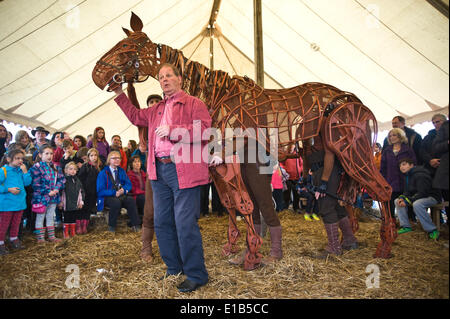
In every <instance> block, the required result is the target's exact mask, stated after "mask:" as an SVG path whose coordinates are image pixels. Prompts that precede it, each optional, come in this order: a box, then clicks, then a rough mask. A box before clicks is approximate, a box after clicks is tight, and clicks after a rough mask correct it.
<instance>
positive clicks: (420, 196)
mask: <svg viewBox="0 0 450 319" xmlns="http://www.w3.org/2000/svg"><path fill="white" fill-rule="evenodd" d="M399 165H400V171H401V172H402V173H403V174H405V192H404V193H403V195H400V196H399V197H398V198H397V199H396V200H395V207H396V209H397V214H398V219H399V221H400V229H399V230H398V233H399V234H404V233H407V232H410V231H412V229H411V224H410V223H409V218H408V211H407V207H408V206H412V208H413V210H414V214H415V215H416V216H417V218H418V219H419V221H420V224H421V225H422V227H423V229H424V230H425V231H426V232H427V233H428V237H429V238H430V239H438V238H439V231H438V229H436V225H434V223H433V221H432V220H431V217H430V214H428V212H427V210H428V208H429V207H431V206H434V205H436V204H437V203H439V202H440V201H441V194H440V192H439V190H436V189H433V188H432V186H431V185H432V181H433V180H432V178H431V175H430V172H429V171H428V170H427V169H425V168H423V167H422V166H414V161H413V160H412V159H409V158H404V159H401V160H400V163H399Z"/></svg>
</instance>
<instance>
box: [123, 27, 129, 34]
mask: <svg viewBox="0 0 450 319" xmlns="http://www.w3.org/2000/svg"><path fill="white" fill-rule="evenodd" d="M122 30H123V32H125V34H126V35H127V36H130V34H131V31H130V30H128V29H125V28H124V27H122Z"/></svg>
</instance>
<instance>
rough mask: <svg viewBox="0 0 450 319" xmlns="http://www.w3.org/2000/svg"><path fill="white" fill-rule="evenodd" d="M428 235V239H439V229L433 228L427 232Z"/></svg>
mask: <svg viewBox="0 0 450 319" xmlns="http://www.w3.org/2000/svg"><path fill="white" fill-rule="evenodd" d="M428 237H429V238H430V239H434V240H438V239H439V231H438V230H436V229H435V230H433V231H432V232H431V233H428Z"/></svg>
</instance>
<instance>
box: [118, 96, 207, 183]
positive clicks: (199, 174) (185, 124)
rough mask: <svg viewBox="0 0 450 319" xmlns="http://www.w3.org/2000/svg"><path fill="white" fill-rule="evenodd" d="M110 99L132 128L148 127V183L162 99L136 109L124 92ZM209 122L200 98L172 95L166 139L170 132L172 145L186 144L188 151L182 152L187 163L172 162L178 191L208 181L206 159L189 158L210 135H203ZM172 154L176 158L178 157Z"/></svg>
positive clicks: (153, 169) (153, 174) (153, 167)
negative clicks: (149, 105) (144, 107)
mask: <svg viewBox="0 0 450 319" xmlns="http://www.w3.org/2000/svg"><path fill="white" fill-rule="evenodd" d="M114 100H115V101H116V103H117V104H118V105H119V107H120V108H121V109H122V111H123V112H124V114H125V115H126V117H127V118H128V120H130V122H131V123H133V124H134V125H136V126H143V127H145V126H148V158H147V176H148V178H149V179H151V180H156V179H157V175H156V164H155V161H156V160H155V142H156V138H155V136H156V134H155V129H156V128H157V127H159V126H160V123H161V120H162V117H163V114H164V110H165V103H166V102H165V101H164V100H163V101H160V102H159V103H157V104H155V105H154V106H153V107H150V108H146V109H137V108H136V107H135V106H134V105H133V103H131V101H130V100H129V99H128V97H127V95H126V94H125V93H122V94H120V95H119V96H117V97H116V98H115V99H114ZM194 121H195V122H194ZM211 122H212V120H211V116H210V115H209V112H208V109H207V107H206V105H205V103H203V102H202V101H201V100H200V99H198V98H196V97H194V96H191V95H188V94H187V93H185V92H184V91H180V92H178V93H176V94H175V95H174V96H173V104H172V114H171V124H169V128H170V132H169V136H170V135H171V133H174V134H173V135H174V136H173V138H172V139H171V141H172V143H174V145H176V143H179V142H180V143H182V144H183V145H186V146H187V147H185V148H187V150H188V152H186V153H185V154H186V155H187V157H188V160H187V161H180V162H179V161H176V162H175V167H176V170H177V177H178V184H179V187H180V189H183V188H191V187H195V186H198V185H204V184H208V182H209V171H208V159H206V160H204V159H203V158H202V157H201V156H199V157H198V158H193V156H196V155H198V154H200V153H201V152H202V150H203V149H204V148H205V147H207V145H208V140H209V137H210V136H209V135H208V134H203V132H204V131H205V130H207V129H208V128H210V127H211ZM178 129H182V130H181V131H179V132H180V134H177V130H178ZM182 151H183V148H180V152H182ZM205 153H207V152H205ZM175 155H176V157H178V158H179V157H180V156H178V154H175Z"/></svg>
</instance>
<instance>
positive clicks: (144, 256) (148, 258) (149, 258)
mask: <svg viewBox="0 0 450 319" xmlns="http://www.w3.org/2000/svg"><path fill="white" fill-rule="evenodd" d="M141 259H142V260H143V261H145V262H146V263H147V264H151V263H152V262H153V256H152V255H148V254H141Z"/></svg>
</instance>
